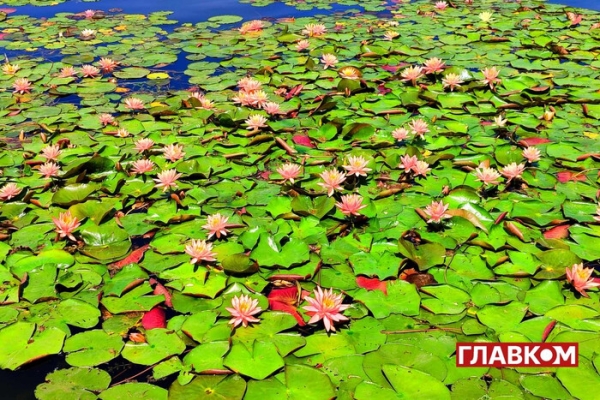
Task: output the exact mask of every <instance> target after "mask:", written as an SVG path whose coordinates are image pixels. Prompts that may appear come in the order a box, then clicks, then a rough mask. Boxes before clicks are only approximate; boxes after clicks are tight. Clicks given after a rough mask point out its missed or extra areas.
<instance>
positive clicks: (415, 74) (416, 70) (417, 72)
mask: <svg viewBox="0 0 600 400" xmlns="http://www.w3.org/2000/svg"><path fill="white" fill-rule="evenodd" d="M400 76H402V78H404V79H401V81H402V82H408V81H411V82H412V84H413V86H416V85H417V80H418V79H419V78H421V77H422V76H423V68H421V67H408V68H405V69H404V71H402V73H401V74H400Z"/></svg>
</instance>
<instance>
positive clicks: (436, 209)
mask: <svg viewBox="0 0 600 400" xmlns="http://www.w3.org/2000/svg"><path fill="white" fill-rule="evenodd" d="M448 207H449V205H448V204H444V201H443V200H440V201H432V202H431V204H430V205H428V206H427V207H425V214H427V216H428V217H429V219H428V220H427V223H428V224H429V223H431V222H435V223H436V224H437V223H440V222H442V219H445V218H450V217H451V216H450V215H448V214H446V211H448Z"/></svg>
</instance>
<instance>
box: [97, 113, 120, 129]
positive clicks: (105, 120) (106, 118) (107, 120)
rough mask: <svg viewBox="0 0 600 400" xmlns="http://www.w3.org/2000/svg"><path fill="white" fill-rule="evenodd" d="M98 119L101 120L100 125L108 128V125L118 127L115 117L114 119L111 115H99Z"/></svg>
mask: <svg viewBox="0 0 600 400" xmlns="http://www.w3.org/2000/svg"><path fill="white" fill-rule="evenodd" d="M98 119H99V120H100V123H101V124H102V125H103V126H106V125H116V123H115V117H113V116H112V115H110V114H100V115H98Z"/></svg>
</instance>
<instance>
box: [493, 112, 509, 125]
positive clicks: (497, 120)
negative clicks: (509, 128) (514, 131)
mask: <svg viewBox="0 0 600 400" xmlns="http://www.w3.org/2000/svg"><path fill="white" fill-rule="evenodd" d="M507 122H508V120H507V119H504V118H502V115H498V116H497V117H494V125H496V126H497V127H498V128H504V126H505V125H506V123H507Z"/></svg>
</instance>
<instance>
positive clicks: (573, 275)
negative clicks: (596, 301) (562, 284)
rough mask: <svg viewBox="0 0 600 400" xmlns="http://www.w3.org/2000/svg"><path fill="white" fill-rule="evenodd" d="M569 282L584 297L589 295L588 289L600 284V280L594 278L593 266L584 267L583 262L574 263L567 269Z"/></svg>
mask: <svg viewBox="0 0 600 400" xmlns="http://www.w3.org/2000/svg"><path fill="white" fill-rule="evenodd" d="M565 272H566V274H567V282H569V283H570V284H571V286H573V289H575V290H577V291H578V292H579V293H581V295H582V296H584V297H589V296H588V294H587V293H586V289H591V288H595V287H598V286H600V283H599V282H596V281H595V280H594V278H592V273H593V272H594V269H593V268H583V263H581V264H574V265H573V266H572V267H571V268H568V267H567V269H566V271H565Z"/></svg>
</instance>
